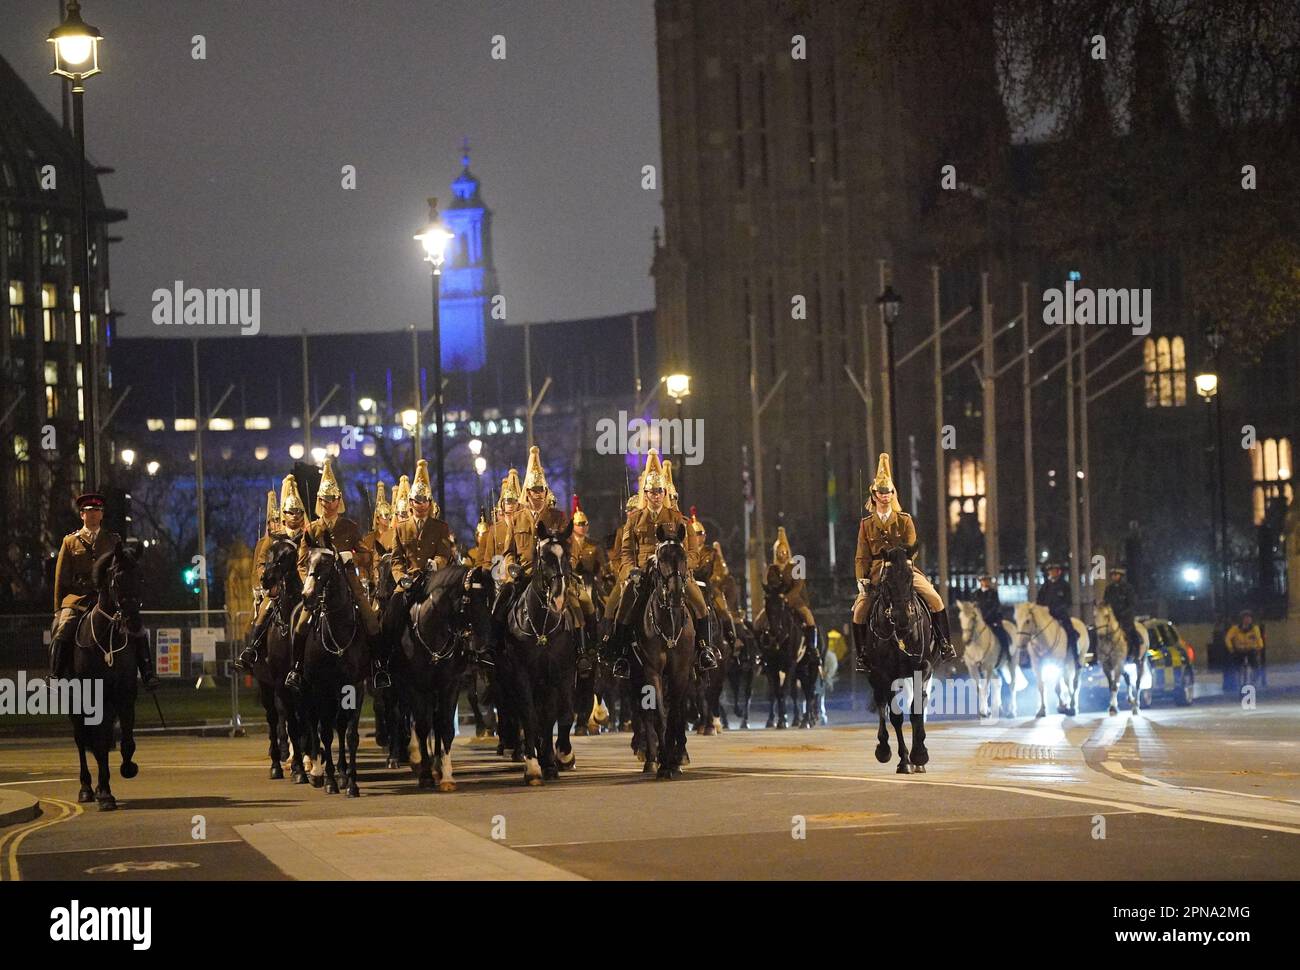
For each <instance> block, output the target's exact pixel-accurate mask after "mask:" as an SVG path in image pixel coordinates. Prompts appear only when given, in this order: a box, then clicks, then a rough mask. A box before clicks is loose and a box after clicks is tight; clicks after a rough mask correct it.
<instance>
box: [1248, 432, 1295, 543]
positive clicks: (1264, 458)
mask: <svg viewBox="0 0 1300 970" xmlns="http://www.w3.org/2000/svg"><path fill="white" fill-rule="evenodd" d="M1250 472H1251V478H1252V479H1253V481H1254V483H1255V487H1254V489H1253V490H1252V496H1251V498H1252V502H1251V505H1252V506H1253V510H1254V513H1255V524H1256V525H1263V523H1264V519H1265V517H1266V516H1267V514H1268V510H1269V506H1270V505H1271V504H1273V502H1274V501H1275V500H1277V499H1281V500H1283V501H1284V502H1285V503H1286V505H1287V506H1290V504H1291V502H1292V501H1293V499H1294V497H1295V495H1294V492H1293V491H1292V484H1291V473H1292V468H1291V440H1290V439H1289V438H1265V439H1264V440H1263V441H1256V442H1255V445H1254V447H1253V448H1251V449H1250Z"/></svg>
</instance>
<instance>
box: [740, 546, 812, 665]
mask: <svg viewBox="0 0 1300 970" xmlns="http://www.w3.org/2000/svg"><path fill="white" fill-rule="evenodd" d="M763 586H764V588H766V589H770V590H775V591H777V592H779V593H780V594H781V598H782V599H783V600H785V602H786V605H787V606H789V607H790V609H791V610H793V611H794V613H795V615H796V616H798V617H799V621H800V622H801V623H802V624H803V637H804V644H805V646H806V647H807V649H809V650H813V651H815V652H816V654H817V656H818V657H820V656H821V655H822V652H821V646H820V644H819V643H818V637H817V620H816V619H815V618H814V617H813V614H812V610H811V609H809V608H808V602H807V600H806V599H804V589H805V588H806V586H807V583H806V582H805V580H804V578H803V577H802V576H798V575H796V570H795V563H794V555H793V551H792V550H791V548H790V538H789V537H788V536H787V535H786V534H785V526H778V527H777V530H776V542H774V543H772V562H771V564H770V565H769V566H768V567H767V576H766V578H765V579H764V581H763ZM766 629H767V613H766V611H761V612H760V613H759V614H758V616H757V617H755V619H754V632H755V633H762V632H763V631H765V630H766Z"/></svg>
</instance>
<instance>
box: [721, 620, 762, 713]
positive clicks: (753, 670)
mask: <svg viewBox="0 0 1300 970" xmlns="http://www.w3.org/2000/svg"><path fill="white" fill-rule="evenodd" d="M735 630H736V637H735V640H734V641H733V642H732V643H731V649H730V650H729V651H727V652H726V654H725V655H724V657H723V663H722V666H723V668H724V669H725V670H726V676H727V685H728V686H729V687H730V689H731V705H732V706H731V709H732V711H733V713H735V715H736V718H737V719H738V720H739V721H740V730H742V731H748V730H749V705H750V702H751V700H752V699H753V696H754V675H755V674H757V673H758V672H759V671H761V670H762V669H763V653H762V651H761V650H760V649H759V646H758V637H757V636H756V635H755V633H754V627H753V625H752V624H751V623H750V622H749V621H748V620H746V619H742V620H741V621H740V622H739V623H736V624H735Z"/></svg>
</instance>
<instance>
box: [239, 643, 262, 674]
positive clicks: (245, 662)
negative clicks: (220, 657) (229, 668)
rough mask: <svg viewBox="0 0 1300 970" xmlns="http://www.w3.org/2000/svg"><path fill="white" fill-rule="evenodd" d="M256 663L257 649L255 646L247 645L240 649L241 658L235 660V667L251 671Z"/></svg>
mask: <svg viewBox="0 0 1300 970" xmlns="http://www.w3.org/2000/svg"><path fill="white" fill-rule="evenodd" d="M255 663H257V650H255V649H254V648H253V647H245V648H244V649H243V650H241V651H239V658H238V659H237V660H236V661H235V669H236V670H243V671H245V672H247V671H251V670H252V669H253V665H254V664H255Z"/></svg>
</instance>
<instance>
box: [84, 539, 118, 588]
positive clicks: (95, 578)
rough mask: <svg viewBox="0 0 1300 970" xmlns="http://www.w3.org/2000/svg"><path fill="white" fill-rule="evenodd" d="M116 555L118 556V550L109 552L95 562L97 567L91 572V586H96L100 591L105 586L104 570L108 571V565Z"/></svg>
mask: <svg viewBox="0 0 1300 970" xmlns="http://www.w3.org/2000/svg"><path fill="white" fill-rule="evenodd" d="M116 555H117V549H116V548H113V549H110V550H108V552H106V553H104V554H103V555H102V556H100V557H99V558H98V559H96V560H95V565H94V567H93V568H92V569H91V571H90V584H91V585H92V586H94V587H95V589H99V587H100V586H101V585H102V584H103V580H104V578H105V576H104V570H106V569H108V564H109V563H110V562H111V561H112V560H113V557H114V556H116Z"/></svg>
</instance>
